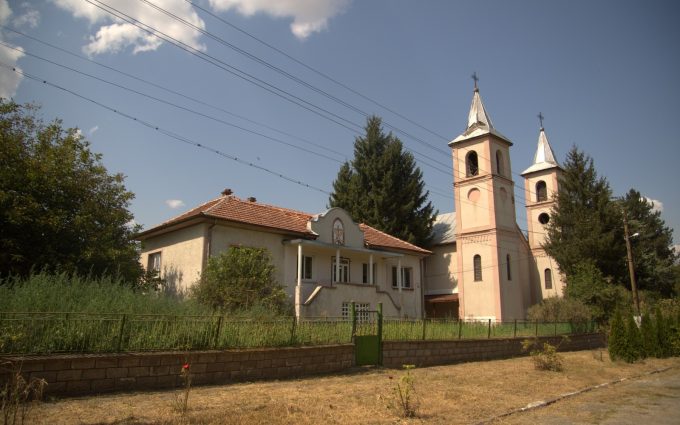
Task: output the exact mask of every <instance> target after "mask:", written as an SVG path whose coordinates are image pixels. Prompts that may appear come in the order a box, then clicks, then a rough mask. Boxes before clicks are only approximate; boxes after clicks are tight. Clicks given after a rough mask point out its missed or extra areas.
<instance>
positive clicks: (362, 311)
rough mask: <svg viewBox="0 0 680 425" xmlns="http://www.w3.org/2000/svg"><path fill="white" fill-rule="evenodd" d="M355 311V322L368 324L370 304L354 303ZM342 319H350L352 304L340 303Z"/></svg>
mask: <svg viewBox="0 0 680 425" xmlns="http://www.w3.org/2000/svg"><path fill="white" fill-rule="evenodd" d="M354 305H355V311H356V314H357V322H368V319H369V310H370V309H371V304H370V303H354ZM341 313H342V318H343V319H345V320H347V319H351V318H352V303H351V302H344V303H342V309H341Z"/></svg>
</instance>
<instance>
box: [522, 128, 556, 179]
mask: <svg viewBox="0 0 680 425" xmlns="http://www.w3.org/2000/svg"><path fill="white" fill-rule="evenodd" d="M551 168H561V167H560V164H558V163H557V160H556V159H555V154H554V153H553V150H552V147H550V143H549V142H548V137H547V136H546V135H545V129H544V128H543V127H541V131H540V132H539V133H538V147H537V148H536V154H535V155H534V163H533V164H532V165H531V167H529V168H527V169H526V170H524V172H523V173H522V175H524V174H529V173H534V172H536V171H543V170H549V169H551Z"/></svg>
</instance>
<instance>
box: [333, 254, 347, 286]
mask: <svg viewBox="0 0 680 425" xmlns="http://www.w3.org/2000/svg"><path fill="white" fill-rule="evenodd" d="M336 260H337V258H336V257H333V261H332V267H333V269H332V270H331V275H332V276H333V282H344V283H347V282H349V259H348V258H340V278H339V279H338V276H337V270H338V269H337V267H336V266H335V265H336V264H337V262H336Z"/></svg>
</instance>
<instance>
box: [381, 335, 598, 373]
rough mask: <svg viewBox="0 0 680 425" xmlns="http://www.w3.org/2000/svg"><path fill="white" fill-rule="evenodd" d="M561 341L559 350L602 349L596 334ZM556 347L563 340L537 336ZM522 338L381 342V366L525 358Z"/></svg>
mask: <svg viewBox="0 0 680 425" xmlns="http://www.w3.org/2000/svg"><path fill="white" fill-rule="evenodd" d="M569 338H570V339H569V341H565V342H563V343H562V344H561V345H560V347H559V350H560V351H577V350H588V349H594V348H602V347H605V346H606V344H605V340H604V335H602V334H599V333H592V334H585V335H573V336H570V337H569ZM538 339H539V341H541V343H543V342H544V341H547V342H550V343H551V344H554V345H557V344H560V342H561V341H562V337H539V338H538ZM523 340H524V339H523V338H494V339H478V340H475V339H469V340H458V341H399V342H396V341H395V342H390V341H385V342H383V365H384V366H385V367H392V368H401V367H402V366H403V365H405V364H412V365H416V366H433V365H442V364H453V363H460V362H472V361H480V360H491V359H505V358H509V357H514V356H520V355H526V353H525V352H523V351H522V341H523Z"/></svg>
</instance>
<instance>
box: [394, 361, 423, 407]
mask: <svg viewBox="0 0 680 425" xmlns="http://www.w3.org/2000/svg"><path fill="white" fill-rule="evenodd" d="M403 368H404V373H403V374H402V375H401V376H400V377H399V379H398V380H397V382H396V383H395V384H394V387H392V399H391V400H390V401H389V403H388V407H390V408H392V409H393V410H395V411H396V412H397V414H398V415H399V416H401V417H402V418H414V417H416V416H417V415H418V404H419V403H418V397H417V394H416V387H415V378H414V376H413V375H412V374H411V370H413V369H415V365H412V364H405V365H403ZM389 379H390V380H392V379H394V378H393V377H392V376H389Z"/></svg>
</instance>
